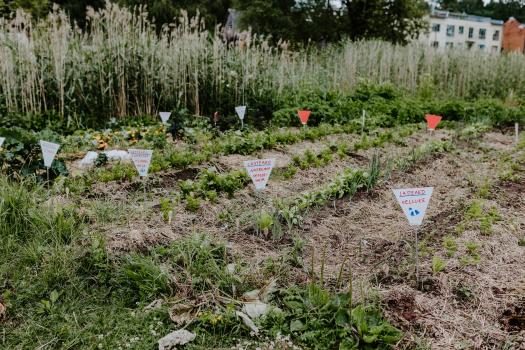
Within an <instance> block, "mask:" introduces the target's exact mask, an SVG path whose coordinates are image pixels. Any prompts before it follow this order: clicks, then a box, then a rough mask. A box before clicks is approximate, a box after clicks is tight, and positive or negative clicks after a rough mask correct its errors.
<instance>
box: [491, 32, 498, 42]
mask: <svg viewBox="0 0 525 350" xmlns="http://www.w3.org/2000/svg"><path fill="white" fill-rule="evenodd" d="M492 40H499V30H495V31H494V34H492Z"/></svg>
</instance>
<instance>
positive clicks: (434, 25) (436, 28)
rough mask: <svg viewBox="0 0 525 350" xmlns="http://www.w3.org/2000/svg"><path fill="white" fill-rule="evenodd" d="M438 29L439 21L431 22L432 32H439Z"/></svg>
mask: <svg viewBox="0 0 525 350" xmlns="http://www.w3.org/2000/svg"><path fill="white" fill-rule="evenodd" d="M440 29H441V26H440V25H439V23H434V24H432V31H433V32H439V30H440Z"/></svg>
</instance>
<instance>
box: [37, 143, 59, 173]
mask: <svg viewBox="0 0 525 350" xmlns="http://www.w3.org/2000/svg"><path fill="white" fill-rule="evenodd" d="M40 148H41V149H42V155H43V156H44V165H45V166H46V167H47V168H51V164H53V160H54V159H55V156H56V154H57V152H58V149H59V148H60V145H57V144H56V143H52V142H47V141H42V140H40Z"/></svg>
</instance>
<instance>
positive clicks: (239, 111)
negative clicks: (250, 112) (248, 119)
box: [235, 106, 246, 120]
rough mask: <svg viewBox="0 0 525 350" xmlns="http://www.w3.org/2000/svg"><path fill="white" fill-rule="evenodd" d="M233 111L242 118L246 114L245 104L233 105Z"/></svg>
mask: <svg viewBox="0 0 525 350" xmlns="http://www.w3.org/2000/svg"><path fill="white" fill-rule="evenodd" d="M235 112H237V115H238V116H239V119H241V120H244V115H245V114H246V106H239V107H235Z"/></svg>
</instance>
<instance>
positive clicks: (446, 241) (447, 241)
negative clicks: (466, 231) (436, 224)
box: [443, 236, 458, 257]
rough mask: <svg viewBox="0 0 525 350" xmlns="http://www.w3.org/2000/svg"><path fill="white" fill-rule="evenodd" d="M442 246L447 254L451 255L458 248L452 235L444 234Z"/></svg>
mask: <svg viewBox="0 0 525 350" xmlns="http://www.w3.org/2000/svg"><path fill="white" fill-rule="evenodd" d="M443 248H445V250H446V253H447V256H448V257H452V256H454V254H455V253H456V252H457V250H458V244H457V243H456V240H455V239H454V238H453V237H450V236H445V237H443Z"/></svg>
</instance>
